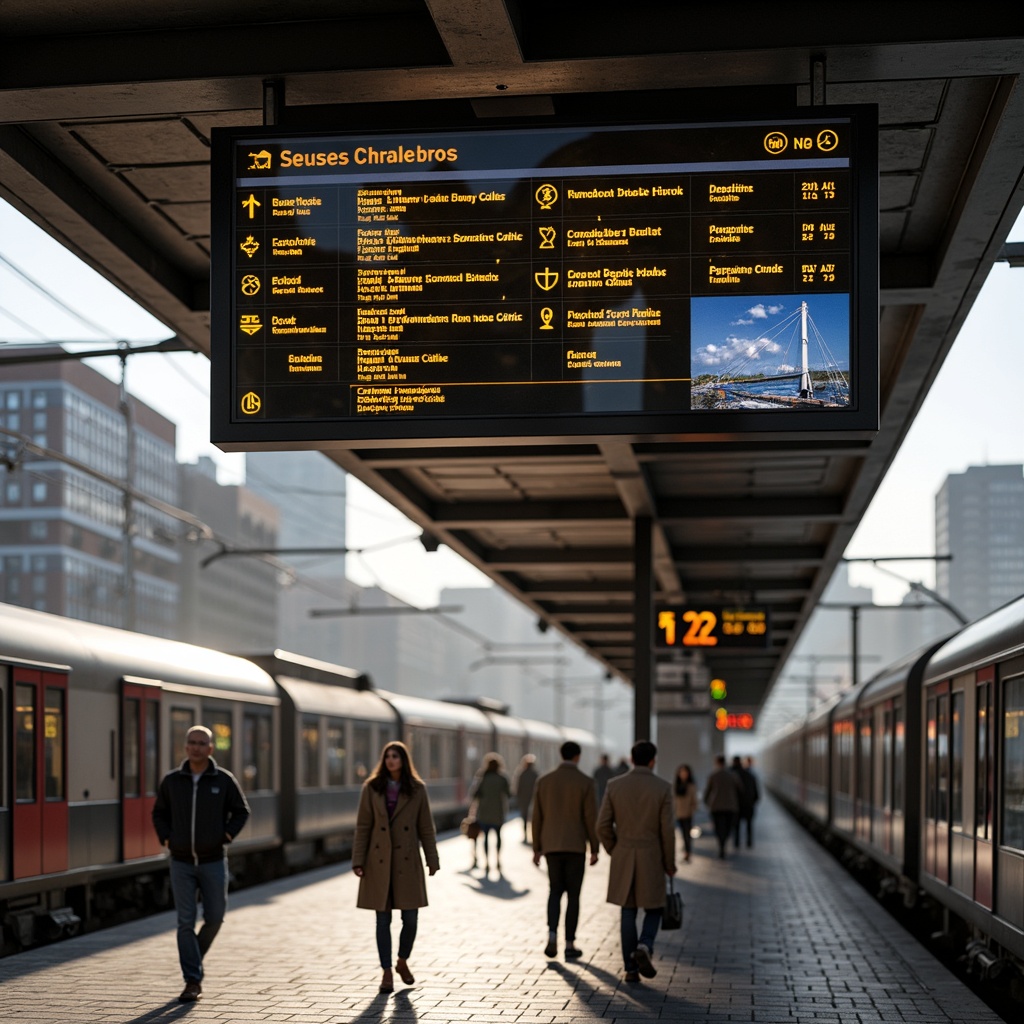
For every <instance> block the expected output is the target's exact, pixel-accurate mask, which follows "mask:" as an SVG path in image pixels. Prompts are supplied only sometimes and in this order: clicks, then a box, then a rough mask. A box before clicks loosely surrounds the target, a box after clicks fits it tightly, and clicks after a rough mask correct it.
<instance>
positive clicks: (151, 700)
mask: <svg viewBox="0 0 1024 1024" xmlns="http://www.w3.org/2000/svg"><path fill="white" fill-rule="evenodd" d="M159 744H160V687H159V686H158V685H157V684H155V683H146V682H142V681H141V680H134V681H132V682H125V683H123V684H122V689H121V850H122V856H123V858H124V859H125V860H133V859H135V858H136V857H147V856H149V855H151V854H155V853H159V852H160V841H159V840H158V839H157V837H156V832H154V830H153V818H152V815H153V804H154V803H155V802H156V788H157V786H158V785H159V784H160V779H159V778H158V777H157V773H158V766H159V764H160V756H159V754H160V746H159Z"/></svg>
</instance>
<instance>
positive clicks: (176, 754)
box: [171, 708, 196, 767]
mask: <svg viewBox="0 0 1024 1024" xmlns="http://www.w3.org/2000/svg"><path fill="white" fill-rule="evenodd" d="M195 717H196V716H195V714H194V712H193V711H192V709H191V708H171V766H172V767H176V766H177V765H179V764H181V761H182V759H183V758H184V756H185V737H186V736H187V735H188V731H189V729H191V728H192V726H193V725H195V724H196V722H195Z"/></svg>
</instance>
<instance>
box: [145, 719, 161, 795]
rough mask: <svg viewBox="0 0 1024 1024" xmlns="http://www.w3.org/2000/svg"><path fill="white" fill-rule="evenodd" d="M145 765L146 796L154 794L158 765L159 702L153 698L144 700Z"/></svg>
mask: <svg viewBox="0 0 1024 1024" xmlns="http://www.w3.org/2000/svg"><path fill="white" fill-rule="evenodd" d="M142 759H143V763H144V766H145V774H144V776H143V785H144V788H145V792H146V796H156V789H157V786H158V785H159V784H160V779H159V778H158V775H159V774H160V772H159V765H160V704H159V702H158V701H155V700H147V701H146V745H145V747H144V749H143V751H142Z"/></svg>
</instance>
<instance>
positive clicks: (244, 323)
mask: <svg viewBox="0 0 1024 1024" xmlns="http://www.w3.org/2000/svg"><path fill="white" fill-rule="evenodd" d="M238 329H239V330H240V331H245V333H246V334H248V335H249V337H250V338H251V337H252V336H253V335H254V334H255V333H256V332H257V331H261V330H263V324H261V323H260V316H259V313H250V314H247V315H245V316H243V317H242V318H241V319H240V320H239V321H238Z"/></svg>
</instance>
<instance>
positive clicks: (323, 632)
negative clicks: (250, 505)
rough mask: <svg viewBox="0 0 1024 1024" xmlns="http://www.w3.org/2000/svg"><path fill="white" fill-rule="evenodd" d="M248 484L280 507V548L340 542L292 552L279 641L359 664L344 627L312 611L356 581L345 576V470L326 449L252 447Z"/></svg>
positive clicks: (342, 596) (341, 597)
mask: <svg viewBox="0 0 1024 1024" xmlns="http://www.w3.org/2000/svg"><path fill="white" fill-rule="evenodd" d="M245 485H246V487H247V488H248V490H250V491H252V492H253V493H255V494H258V495H260V497H262V498H263V499H265V500H266V501H267V502H270V503H271V504H273V505H274V506H276V508H277V509H278V515H279V528H278V538H277V544H278V547H279V548H282V549H285V550H294V549H296V548H333V549H336V550H337V553H334V554H320V555H309V556H302V555H288V554H281V555H280V556H279V561H280V562H282V563H283V564H286V565H288V566H289V567H290V569H291V576H290V577H289V579H287V580H285V581H284V582H285V585H284V586H281V587H279V588H278V592H277V622H278V625H277V643H276V646H278V647H281V648H283V649H285V650H289V651H294V652H295V653H297V654H304V655H305V656H306V657H309V658H320V659H322V660H324V661H329V662H333V663H335V664H342V665H349V664H353V662H352V659H351V658H347V657H346V655H347V652H346V651H345V650H343V649H342V647H341V645H340V644H339V642H338V635H337V631H336V630H333V629H331V628H330V626H329V625H328V624H325V623H324V622H323V621H319V620H315V619H312V618H311V617H310V612H311V611H312V610H313V609H315V608H324V607H331V606H337V605H339V604H342V603H343V602H345V601H347V600H348V595H349V594H350V592H351V591H352V590H354V589H355V588H354V587H353V586H352V585H351V584H349V583H348V581H347V580H346V579H345V555H344V553H343V549H344V547H345V471H344V470H342V469H341V468H340V467H339V466H337V465H336V464H335V463H333V462H331V460H330V459H328V458H327V457H326V456H325V455H323V454H322V453H321V452H313V451H311V452H249V453H248V454H247V455H246V457H245Z"/></svg>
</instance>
